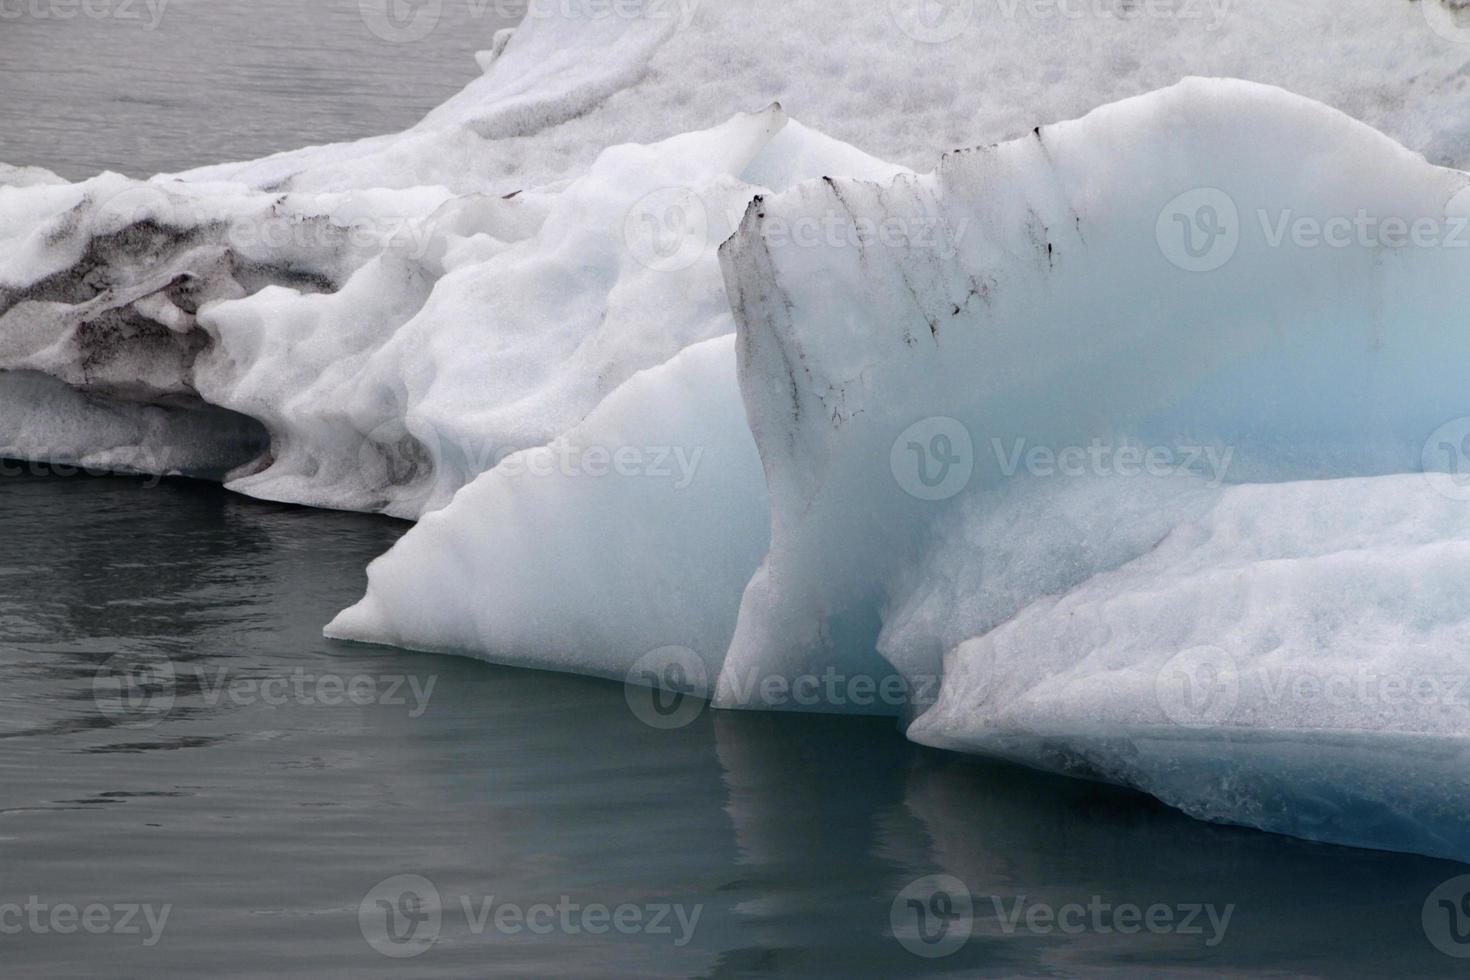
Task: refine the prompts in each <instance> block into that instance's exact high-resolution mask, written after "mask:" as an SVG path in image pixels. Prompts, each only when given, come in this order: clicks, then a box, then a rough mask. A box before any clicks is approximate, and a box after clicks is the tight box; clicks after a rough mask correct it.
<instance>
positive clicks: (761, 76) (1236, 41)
mask: <svg viewBox="0 0 1470 980" xmlns="http://www.w3.org/2000/svg"><path fill="white" fill-rule="evenodd" d="M1462 7H1463V4H1461V3H1460V2H1459V0H1414V2H1410V0H1304V2H1297V3H1280V2H1275V0H1233V2H1229V0H1176V2H1172V3H1170V2H1165V3H1113V2H1104V0H1063V2H1059V3H1050V2H1038V0H955V2H948V3H943V4H940V3H934V2H932V0H885V2H877V3H861V4H849V5H846V6H844V8H843V9H842V11H841V16H833V11H832V9H831V6H830V5H829V4H826V3H821V2H816V0H795V2H793V0H751V2H747V3H741V4H729V3H698V2H695V0H634V2H628V3H623V2H620V3H618V4H617V5H616V11H612V10H610V8H608V7H606V6H603V5H600V4H581V3H566V2H565V0H533V2H532V3H531V4H530V6H529V10H528V13H527V14H526V17H525V18H524V20H523V21H522V23H521V24H520V26H519V27H517V28H515V29H514V31H513V33H512V34H511V36H510V38H509V40H508V42H506V41H501V40H500V39H497V46H498V47H499V49H500V53H499V54H497V55H495V56H494V57H493V58H490V59H489V65H488V68H487V69H485V71H484V74H483V75H482V77H479V78H476V79H475V80H474V81H472V82H471V83H470V84H469V85H468V86H467V87H466V88H465V89H464V91H463V92H461V93H460V94H459V95H457V96H455V97H454V98H452V99H451V100H449V102H447V103H446V104H444V105H443V106H441V107H439V108H438V109H436V110H434V111H433V112H431V113H430V114H429V115H428V116H427V117H426V118H425V119H424V120H423V121H422V122H421V123H419V124H418V125H417V126H415V127H414V128H413V129H410V130H408V131H407V132H406V133H404V134H402V135H400V136H393V137H376V138H373V139H368V140H362V141H358V142H355V143H346V144H337V145H333V146H328V147H314V148H309V149H305V150H297V151H293V152H288V153H282V154H277V155H275V156H271V157H267V158H265V159H263V160H257V161H251V162H247V163H235V164H226V165H222V166H216V167H207V168H203V169H201V170H198V171H194V172H191V173H189V174H185V175H183V176H185V177H186V178H187V179H190V180H195V179H203V180H219V179H227V180H231V181H240V182H244V183H247V184H249V185H251V186H253V187H259V188H264V189H292V190H337V189H340V188H342V187H344V186H352V187H365V186H388V187H410V186H416V185H420V184H440V185H443V186H445V187H448V188H451V189H453V190H454V191H455V192H456V193H467V192H492V193H507V192H509V191H514V190H518V189H521V188H529V187H533V186H538V185H541V184H545V183H547V182H549V181H553V180H558V179H561V178H564V177H568V176H572V175H575V174H578V173H580V172H582V171H583V170H584V169H585V168H586V167H587V166H588V165H589V164H590V163H591V161H592V160H593V159H594V157H595V156H596V155H597V153H598V152H599V151H600V150H602V149H603V148H604V147H606V146H608V145H611V144H614V143H625V142H638V143H651V142H655V141H657V140H661V139H664V138H665V137H668V136H670V135H673V134H675V133H682V132H689V131H692V130H699V129H707V128H709V127H711V126H714V125H716V124H718V123H719V122H721V121H723V120H724V119H726V118H728V117H729V116H730V114H731V113H732V112H735V111H737V110H741V109H749V108H752V107H755V106H760V105H765V104H767V103H769V102H779V103H781V104H782V105H784V106H786V108H787V109H788V110H789V111H790V112H791V113H792V115H793V116H795V117H796V118H798V119H801V120H803V121H805V122H806V123H807V124H808V125H810V126H812V127H814V128H815V129H818V130H820V131H822V132H824V133H827V134H828V135H830V136H833V137H835V138H836V139H838V140H841V141H843V142H845V143H850V144H852V145H855V146H859V147H861V148H863V149H864V150H866V151H867V152H869V153H872V154H874V155H876V156H878V157H880V158H883V159H887V160H894V161H897V162H900V163H903V164H906V165H908V166H910V167H913V168H916V169H918V168H927V167H928V166H930V165H932V163H933V161H934V160H935V159H936V158H937V157H938V155H939V154H940V153H943V152H945V151H947V150H950V149H953V148H955V147H958V146H973V145H977V144H986V143H993V142H997V141H1000V140H1006V139H1013V138H1015V137H1018V136H1021V135H1023V134H1024V133H1026V132H1028V131H1029V130H1030V129H1031V127H1032V126H1035V125H1037V124H1046V123H1051V122H1057V121H1059V120H1063V119H1072V118H1076V117H1077V116H1080V115H1082V114H1083V113H1085V112H1087V111H1089V110H1091V109H1093V108H1096V107H1097V106H1099V105H1102V104H1105V103H1108V102H1113V101H1116V100H1118V99H1122V98H1127V97H1129V96H1134V95H1141V94H1143V93H1145V92H1148V91H1151V90H1153V89H1156V88H1160V87H1162V86H1165V85H1172V84H1173V83H1175V82H1177V81H1178V80H1179V79H1180V78H1182V77H1183V76H1185V75H1218V76H1230V77H1236V78H1244V79H1249V80H1252V81H1258V82H1265V83H1269V84H1274V85H1279V86H1282V87H1284V88H1287V89H1289V90H1291V91H1294V92H1297V93H1299V94H1302V95H1305V96H1308V97H1311V98H1314V99H1317V100H1319V101H1321V102H1324V103H1326V104H1328V105H1330V106H1333V107H1335V108H1337V109H1340V110H1342V111H1344V112H1347V113H1349V114H1351V115H1353V116H1355V117H1356V118H1358V119H1361V120H1362V121H1364V122H1367V123H1369V124H1370V125H1373V126H1374V127H1376V128H1378V129H1380V130H1382V131H1384V132H1386V133H1388V134H1389V135H1390V136H1393V137H1395V138H1396V139H1398V140H1399V141H1400V142H1402V143H1404V144H1405V145H1407V146H1409V147H1410V148H1411V149H1415V150H1419V151H1422V152H1424V153H1425V154H1427V155H1428V157H1429V159H1430V160H1431V161H1433V162H1435V163H1441V164H1448V165H1454V166H1460V167H1465V166H1470V82H1467V79H1466V76H1465V66H1466V63H1467V59H1470V43H1467V42H1470V20H1467V19H1465V16H1466V15H1465V14H1464V13H1463V12H1460V13H1458V14H1457V11H1460V9H1461V8H1462ZM1457 16H1458V17H1459V18H1461V20H1462V21H1463V26H1462V25H1461V24H1460V21H1457V20H1456V17H1457ZM487 40H488V39H487ZM394 50H395V51H397V52H402V53H403V54H404V56H413V55H414V54H415V52H416V50H417V48H416V46H415V45H414V44H412V43H406V44H400V45H397V46H395V49H394ZM466 69H467V71H469V70H472V69H471V66H468V65H467V66H466ZM833 173H834V174H838V173H840V174H843V175H845V176H853V174H851V173H848V172H846V171H833Z"/></svg>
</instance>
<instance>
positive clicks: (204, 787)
mask: <svg viewBox="0 0 1470 980" xmlns="http://www.w3.org/2000/svg"><path fill="white" fill-rule="evenodd" d="M8 465H9V467H10V469H11V470H12V471H14V470H17V469H19V470H26V469H28V468H24V467H18V466H16V465H15V464H8ZM153 484H154V481H148V480H142V479H135V478H123V477H89V476H85V475H75V476H57V475H34V474H31V473H29V472H24V471H23V472H18V473H17V472H11V473H10V474H9V475H6V476H4V477H0V540H3V541H4V542H5V548H4V551H3V554H0V628H3V635H0V973H3V974H4V975H5V976H45V977H77V976H95V975H100V974H101V973H102V972H103V971H104V970H111V971H114V972H115V973H120V974H122V975H128V976H143V975H149V976H199V975H206V974H207V975H223V976H263V975H267V974H268V975H272V976H276V977H287V976H303V977H305V976H341V977H365V976H378V975H381V976H445V977H462V976H492V975H493V976H526V977H587V976H629V977H634V976H637V977H650V976H701V977H724V976H755V975H762V976H833V977H836V976H863V975H873V976H893V977H901V976H940V975H960V974H963V975H967V976H1012V975H1017V974H1024V975H1034V974H1049V975H1075V974H1078V973H1081V974H1086V975H1094V974H1096V973H1098V972H1107V971H1112V972H1116V973H1117V974H1118V975H1127V976H1139V975H1148V974H1149V973H1155V972H1156V973H1167V974H1169V975H1178V974H1179V973H1180V972H1186V973H1187V972H1190V971H1198V973H1199V974H1200V975H1211V976H1218V975H1222V974H1224V975H1228V974H1230V973H1233V972H1241V973H1244V972H1248V971H1252V970H1256V969H1263V968H1267V967H1270V968H1275V969H1278V970H1284V971H1287V972H1289V973H1292V974H1307V975H1323V976H1326V975H1333V976H1342V975H1380V976H1404V975H1410V974H1420V975H1428V974H1430V973H1436V972H1439V973H1442V972H1444V971H1448V970H1452V969H1453V968H1455V967H1458V966H1459V965H1460V963H1461V962H1462V961H1457V960H1454V959H1450V958H1448V957H1447V956H1446V955H1445V954H1443V953H1442V952H1440V951H1439V949H1438V948H1437V947H1436V945H1435V944H1434V942H1433V941H1432V940H1433V939H1438V940H1439V941H1440V943H1441V944H1442V945H1443V944H1445V943H1446V942H1451V941H1452V940H1451V939H1450V938H1449V936H1450V933H1449V931H1448V930H1449V927H1450V924H1451V923H1450V921H1449V920H1448V919H1445V920H1443V921H1440V920H1437V919H1433V918H1431V920H1430V926H1431V929H1430V931H1429V932H1428V933H1426V930H1425V928H1424V924H1423V922H1422V921H1421V910H1422V909H1423V908H1424V906H1425V903H1426V900H1428V899H1429V898H1430V895H1431V893H1432V892H1433V891H1434V890H1435V889H1436V888H1437V887H1438V886H1439V885H1440V884H1441V883H1443V882H1445V881H1447V880H1451V879H1453V878H1455V877H1457V876H1459V875H1460V874H1462V873H1464V872H1465V871H1466V870H1470V869H1466V868H1464V867H1463V866H1460V865H1457V864H1454V863H1451V862H1445V861H1438V860H1431V859H1428V858H1420V857H1414V856H1409V855H1399V854H1389V853H1383V852H1374V851H1363V850H1352V849H1347V848H1339V847H1331V846H1326V845H1320V844H1313V843H1308V842H1304V841H1298V840H1293V839H1289V838H1284V837H1277V836H1272V835H1269V834H1263V833H1259V832H1255V831H1250V830H1244V829H1237V828H1229V827H1218V826H1212V825H1208V824H1203V823H1199V822H1196V821H1193V820H1190V819H1188V818H1186V817H1184V816H1181V815H1179V814H1177V813H1175V812H1173V811H1171V810H1169V809H1167V808H1165V807H1163V806H1162V805H1160V804H1157V803H1154V802H1152V801H1151V800H1149V799H1148V798H1146V797H1142V796H1139V795H1137V794H1134V793H1130V792H1125V791H1122V790H1118V789H1114V788H1111V787H1107V786H1102V785H1096V784H1090V783H1084V782H1080V781H1070V780H1064V779H1059V778H1055V777H1050V776H1044V775H1040V774H1035V773H1031V772H1028V771H1025V770H1021V769H1016V768H1012V767H1009V766H1004V765H999V764H990V763H986V762H983V761H979V760H974V759H969V758H964V757H960V756H955V755H949V754H946V753H942V752H936V751H932V750H926V749H923V748H920V747H918V746H914V745H912V744H910V743H908V742H906V741H905V740H904V739H903V738H902V737H901V735H900V733H899V732H898V731H897V730H896V729H895V727H894V725H893V724H892V723H891V722H888V721H886V720H882V719H853V718H837V717H817V716H801V715H792V714H778V715H770V714H756V713H746V712H714V711H711V710H704V711H702V712H700V713H699V715H698V716H697V717H695V718H694V720H693V721H692V722H691V723H689V724H687V725H685V726H683V727H680V728H675V729H667V730H665V729H658V728H653V727H650V726H649V725H647V724H645V723H644V722H643V721H641V720H640V719H639V715H638V714H636V713H635V712H634V711H632V710H631V709H630V707H629V703H628V700H627V698H626V697H625V692H624V690H623V688H622V686H621V685H619V684H616V683H610V682H606V681H599V680H592V679H586V678H578V677H570V676H562V675H556V674H549V673H543V672H537V671H526V670H516V669H510V668H502V667H496V666H491V665H488V664H485V663H481V662H478V661H473V660H469V659H461V658H455V657H441V656H429V655H424V654H416V653H408V652H399V651H393V650H387V649H377V648H369V647H362V646H354V645H347V644H339V643H334V642H331V641H327V640H324V639H322V638H321V636H320V627H321V624H322V623H323V622H324V621H325V620H326V619H328V618H329V617H330V616H331V615H332V613H333V612H335V611H336V610H337V609H338V608H339V607H341V606H342V605H344V604H345V603H348V602H350V601H351V600H352V599H354V598H355V597H356V596H357V594H358V592H359V590H360V589H361V587H362V585H363V581H364V576H363V568H364V566H365V565H366V563H367V562H368V561H369V560H371V558H372V557H373V556H374V555H376V554H378V553H379V552H381V551H382V550H383V549H385V548H387V547H388V546H389V545H390V544H391V543H392V542H393V540H394V539H395V538H396V537H397V536H398V535H399V534H400V533H402V531H403V530H404V528H405V525H403V524H401V523H398V522H395V521H391V520H387V519H383V518H377V517H368V516H362V515H354V514H343V513H333V512H323V511H312V510H307V509H302V508H297V507H290V506H284V505H277V504H269V503H262V502H259V501H253V500H249V499H244V498H241V497H238V496H234V495H231V494H228V493H226V492H224V491H223V490H221V489H219V488H218V487H214V486H211V485H207V484H201V483H194V482H189V481H174V480H169V481H163V482H162V483H159V484H157V485H153ZM934 875H944V876H947V878H945V879H940V882H941V887H942V889H943V894H942V896H941V895H940V893H939V892H936V890H935V889H934V888H933V887H932V886H933V880H932V879H930V876H934ZM403 876H413V877H410V878H405V877H403ZM924 879H930V880H929V881H928V882H926V881H924ZM915 882H918V883H919V884H918V885H917V886H915ZM906 889H907V891H906ZM435 896H437V902H435V901H434V898H435ZM936 896H939V897H936ZM966 899H967V900H968V905H966ZM380 902H386V903H387V904H386V906H385V905H381V904H379V903H380ZM915 903H916V904H915ZM1130 906H1131V907H1135V908H1137V909H1138V910H1139V913H1140V914H1142V913H1146V912H1147V910H1148V909H1150V908H1151V907H1162V909H1163V911H1158V910H1156V911H1155V912H1154V913H1153V914H1154V916H1155V919H1154V920H1152V922H1153V925H1154V926H1155V927H1157V928H1153V927H1150V926H1149V925H1148V924H1147V920H1140V919H1136V918H1134V917H1133V913H1131V912H1129V911H1128V907H1130ZM88 909H92V910H93V911H92V912H91V914H92V915H93V916H94V917H95V919H94V920H93V923H92V924H93V925H94V926H97V929H96V931H89V929H87V928H83V927H82V926H81V924H80V923H81V922H82V921H83V920H81V919H80V917H81V916H82V915H84V914H86V912H87V910H88ZM130 909H131V910H133V911H132V914H131V916H129V910H130ZM435 909H437V916H430V917H428V918H425V917H424V916H428V915H429V913H430V912H432V911H433V910H435ZM504 909H509V911H503V910H504ZM57 910H60V911H59V912H58V911H57ZM68 910H75V912H71V911H68ZM165 910H167V914H166V918H165ZM599 910H602V911H599ZM1431 911H1436V910H1433V909H1432V910H1431ZM150 913H151V918H150ZM55 915H59V916H60V918H53V916H55ZM73 915H75V916H76V917H77V918H71V916H73ZM616 915H622V916H623V918H622V919H621V920H617V919H614V918H613V917H614V916H616ZM125 917H127V918H126V921H125ZM618 922H621V928H620V927H619V926H618V924H617V923H618ZM1140 923H1143V924H1142V925H1140ZM160 925H161V928H158V926H160ZM1222 926H1223V928H1222ZM68 928H69V929H70V930H71V931H66V930H67V929H68ZM598 928H601V929H602V932H601V933H600V934H598V933H595V932H594V931H593V930H596V929H598ZM1126 929H1133V930H1135V931H1131V932H1126V931H1124V930H1126ZM921 933H922V935H921ZM926 939H928V940H932V942H926ZM385 951H386V952H385ZM936 953H940V954H944V955H932V954H936Z"/></svg>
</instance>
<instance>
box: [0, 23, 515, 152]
mask: <svg viewBox="0 0 1470 980" xmlns="http://www.w3.org/2000/svg"><path fill="white" fill-rule="evenodd" d="M385 2H396V3H398V4H400V5H401V6H403V7H404V8H405V10H406V11H407V12H410V13H411V12H413V11H415V10H416V9H417V8H418V7H420V6H423V5H424V4H425V3H429V4H433V5H434V9H435V10H437V14H436V16H437V20H436V21H435V22H434V26H433V29H432V30H431V31H429V32H428V33H427V34H425V35H424V36H423V37H416V34H417V32H416V31H412V32H410V31H405V32H404V33H402V34H398V33H394V32H393V31H391V30H387V31H382V30H381V27H380V32H381V33H387V34H388V35H389V36H390V37H398V38H404V39H405V40H401V41H399V42H397V43H390V42H389V41H386V40H384V39H383V37H381V36H380V35H379V34H375V33H374V32H373V31H372V30H371V29H370V27H369V23H374V24H379V25H381V24H383V23H386V24H388V25H389V27H390V28H392V27H393V26H394V25H395V24H396V23H397V22H395V21H391V20H389V21H383V20H374V19H373V18H374V17H379V16H381V15H382V14H383V12H384V11H385V10H386V8H385V7H384V3H385ZM364 7H365V8H366V10H367V13H366V15H364ZM521 9H524V2H523V0H362V3H361V4H360V3H359V0H0V163H9V164H14V165H16V166H40V167H46V168H48V169H50V170H54V171H56V172H57V173H59V174H61V175H62V176H63V177H66V178H68V179H71V180H78V179H81V178H84V177H90V176H92V175H93V174H95V173H98V172H100V171H102V170H115V171H118V172H119V173H125V174H129V175H131V176H134V177H147V176H150V175H152V174H155V173H159V172H161V171H174V170H183V169H187V168H189V167H195V166H202V165H204V164H210V163H221V162H225V161H230V160H251V159H254V158H256V157H260V156H265V155H266V154H268V153H274V152H277V151H280V150H294V149H296V148H297V147H301V146H308V145H313V144H318V143H333V142H337V141H338V140H346V139H357V138H359V137H364V136H377V135H379V134H381V133H391V132H396V131H397V130H400V129H404V128H407V127H408V126H411V125H413V124H414V123H416V122H418V121H419V119H421V118H422V117H423V116H424V114H425V113H427V112H428V111H429V110H430V109H432V108H433V107H434V106H436V105H438V104H439V103H441V102H443V101H444V100H445V99H447V98H448V97H449V96H451V95H453V94H454V93H455V92H457V91H459V90H460V89H461V88H463V87H464V86H465V84H466V83H467V82H468V81H469V80H470V79H472V78H474V77H475V76H476V75H477V74H479V71H480V69H479V67H478V66H477V65H476V64H475V60H474V53H475V52H476V51H478V50H482V49H485V48H488V47H490V39H491V37H492V36H493V35H494V33H495V31H496V29H498V28H500V27H505V26H509V25H510V24H513V23H514V22H515V17H516V14H517V13H518V12H519V10H521ZM403 22H404V23H405V24H408V25H412V24H413V23H414V22H413V21H412V20H410V19H407V18H406V16H405V19H404V21H403ZM423 23H426V24H427V21H425V22H423ZM408 38H413V39H412V40H408Z"/></svg>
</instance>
